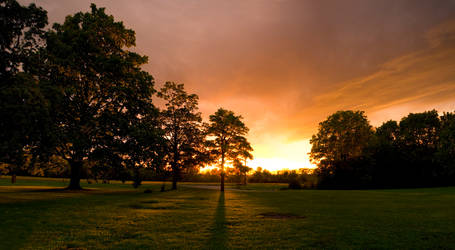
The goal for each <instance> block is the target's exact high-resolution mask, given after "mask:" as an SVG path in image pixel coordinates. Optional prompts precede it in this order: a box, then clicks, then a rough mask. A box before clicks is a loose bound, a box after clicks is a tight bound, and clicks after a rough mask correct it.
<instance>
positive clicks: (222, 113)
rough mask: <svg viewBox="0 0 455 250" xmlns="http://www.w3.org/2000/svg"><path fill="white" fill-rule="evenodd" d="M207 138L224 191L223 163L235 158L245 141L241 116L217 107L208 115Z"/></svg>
mask: <svg viewBox="0 0 455 250" xmlns="http://www.w3.org/2000/svg"><path fill="white" fill-rule="evenodd" d="M207 133H208V136H209V137H208V140H207V146H208V148H209V149H210V150H211V153H212V155H213V157H214V158H215V159H216V162H217V163H218V165H219V167H220V170H221V174H220V175H221V183H220V186H221V191H222V192H224V178H225V169H224V167H225V164H226V162H231V163H233V161H234V160H235V159H236V158H237V156H238V155H239V154H238V146H239V145H240V144H241V142H242V141H246V139H245V138H244V136H245V135H246V134H247V133H248V128H247V127H246V126H245V124H244V123H243V122H242V117H241V116H236V115H235V114H234V112H232V111H229V110H225V109H222V108H220V109H218V110H217V111H216V112H215V114H213V115H210V123H209V124H208V125H207Z"/></svg>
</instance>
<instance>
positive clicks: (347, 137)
mask: <svg viewBox="0 0 455 250" xmlns="http://www.w3.org/2000/svg"><path fill="white" fill-rule="evenodd" d="M372 135H373V129H372V127H371V126H370V124H369V122H368V120H367V118H366V116H365V115H364V112H362V111H338V112H336V113H334V114H333V115H331V116H329V117H328V118H327V120H325V121H323V122H321V123H319V130H318V133H317V134H316V135H313V137H312V139H311V140H310V143H311V144H312V148H311V152H310V158H311V159H312V160H313V161H315V162H318V169H317V174H318V176H319V178H320V185H321V186H324V185H325V186H326V187H334V186H339V187H341V186H343V187H352V186H354V185H358V184H359V183H360V182H362V183H366V182H369V181H370V180H369V178H370V177H369V174H368V173H367V172H368V171H369V170H368V169H366V168H364V166H365V165H366V164H365V163H366V159H365V158H364V157H363V156H364V155H363V153H364V150H365V149H366V148H367V147H368V145H369V142H370V140H371V138H372ZM365 177H367V178H365Z"/></svg>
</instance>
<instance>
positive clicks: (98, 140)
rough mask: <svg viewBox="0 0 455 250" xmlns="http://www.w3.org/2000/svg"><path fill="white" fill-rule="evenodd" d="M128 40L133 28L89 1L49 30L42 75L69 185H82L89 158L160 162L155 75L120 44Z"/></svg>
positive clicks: (135, 166) (143, 58)
mask: <svg viewBox="0 0 455 250" xmlns="http://www.w3.org/2000/svg"><path fill="white" fill-rule="evenodd" d="M133 46H135V33H134V31H133V30H130V29H126V28H125V26H124V25H123V23H122V22H116V21H114V17H113V16H111V15H107V14H106V13H105V10H104V8H97V7H96V6H95V5H94V4H92V5H91V11H90V12H88V13H82V12H79V13H76V14H75V15H72V16H71V15H70V16H67V17H66V19H65V22H64V23H63V24H54V25H53V28H52V30H50V31H49V32H48V34H47V51H46V53H47V54H46V56H47V65H48V71H47V74H43V75H42V76H41V81H42V83H43V84H47V86H48V89H49V90H48V93H49V95H52V97H53V98H52V110H53V117H52V118H53V121H54V124H56V128H55V134H56V135H57V136H58V142H57V144H56V151H57V153H58V154H59V155H60V156H61V157H63V158H65V159H66V160H67V161H68V162H69V165H70V168H71V181H70V185H69V187H68V188H69V189H80V188H81V187H80V178H81V170H82V166H83V163H84V162H87V161H89V160H94V161H99V162H100V164H113V165H120V167H124V168H126V167H131V168H133V169H135V170H137V169H138V168H140V167H141V166H144V165H146V166H153V165H154V164H155V163H156V164H159V163H157V162H156V161H157V160H158V159H159V158H160V157H159V155H158V154H159V144H160V140H159V137H160V136H159V133H160V130H159V129H158V119H157V118H158V110H157V109H156V108H155V107H154V105H153V104H152V95H153V94H154V92H155V90H154V88H153V85H154V80H153V77H152V76H151V75H149V74H148V73H147V72H145V71H143V70H141V65H143V64H145V63H147V57H146V56H141V55H139V54H137V53H134V52H131V51H129V50H127V49H126V48H129V47H133ZM136 172H138V171H136Z"/></svg>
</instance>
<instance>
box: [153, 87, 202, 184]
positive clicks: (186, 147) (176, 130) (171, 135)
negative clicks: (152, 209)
mask: <svg viewBox="0 0 455 250" xmlns="http://www.w3.org/2000/svg"><path fill="white" fill-rule="evenodd" d="M158 96H159V97H161V98H163V99H164V100H165V101H166V108H165V109H164V110H162V111H161V122H162V124H163V127H164V128H163V129H164V132H165V134H164V137H165V141H166V161H167V163H168V164H169V166H170V169H171V171H172V189H177V181H179V180H180V178H181V174H182V171H183V170H185V169H188V168H194V167H196V166H198V165H199V164H201V163H202V162H204V161H205V159H206V158H205V154H204V145H203V143H204V138H205V135H204V133H203V127H202V118H201V113H200V112H199V111H198V96H197V95H195V94H188V93H187V92H186V91H185V90H184V86H183V84H176V83H173V82H166V83H165V85H164V87H163V88H162V89H161V90H160V92H159V93H158Z"/></svg>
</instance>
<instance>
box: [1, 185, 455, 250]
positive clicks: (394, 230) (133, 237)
mask: <svg viewBox="0 0 455 250" xmlns="http://www.w3.org/2000/svg"><path fill="white" fill-rule="evenodd" d="M65 185H66V183H65V182H63V181H62V180H61V179H45V178H42V179H40V178H25V177H19V178H18V183H17V184H14V185H11V184H10V180H9V179H7V178H6V177H3V178H0V248H1V249H40V248H41V249H49V248H51V249H55V248H57V249H61V248H82V249H84V248H87V249H103V248H108V249H136V248H146V249H149V248H155V249H156V248H159V249H162V248H206V249H207V248H210V249H217V248H340V249H350V248H354V249H365V248H381V249H382V248H405V249H428V248H432V249H434V248H445V249H447V248H455V188H453V187H450V188H432V189H403V190H367V191H330V190H299V191H291V190H280V187H282V185H278V184H251V185H249V186H247V188H246V190H228V191H226V192H225V194H224V195H223V194H220V192H218V191H217V190H211V189H203V187H204V186H207V184H201V183H189V184H186V185H185V186H180V187H179V190H178V191H169V192H159V188H160V186H161V183H145V184H144V185H143V186H141V187H140V188H139V189H137V190H134V189H133V188H132V187H131V185H130V184H120V183H113V184H90V185H88V184H84V187H85V188H88V190H87V191H77V192H75V191H59V190H56V188H59V187H63V186H65ZM195 187H197V188H195ZM146 188H149V189H151V190H152V193H144V190H145V189H146ZM229 188H234V189H235V186H230V187H229Z"/></svg>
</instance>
